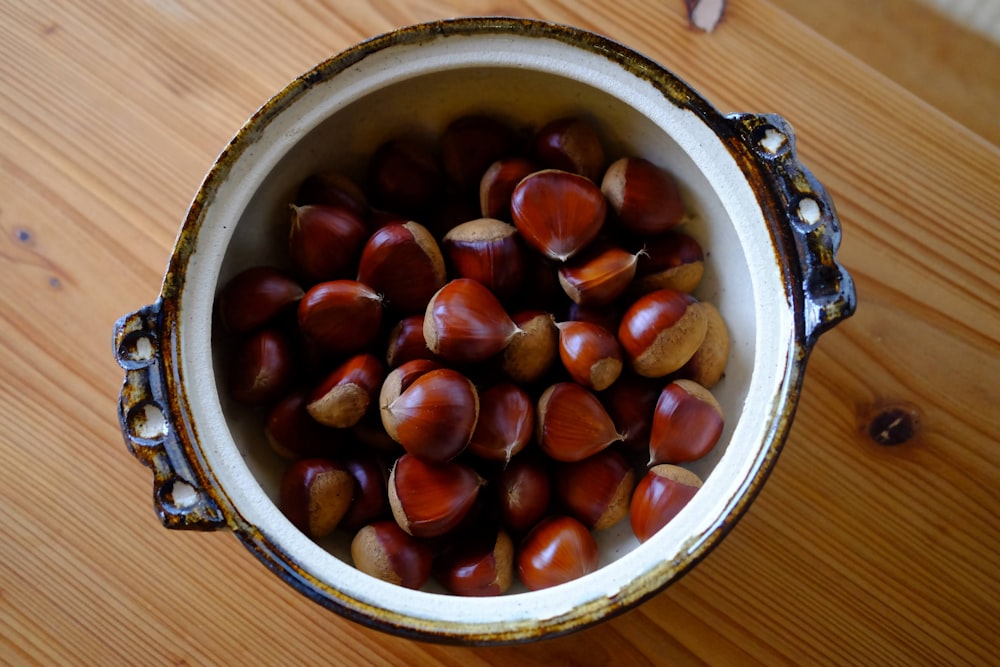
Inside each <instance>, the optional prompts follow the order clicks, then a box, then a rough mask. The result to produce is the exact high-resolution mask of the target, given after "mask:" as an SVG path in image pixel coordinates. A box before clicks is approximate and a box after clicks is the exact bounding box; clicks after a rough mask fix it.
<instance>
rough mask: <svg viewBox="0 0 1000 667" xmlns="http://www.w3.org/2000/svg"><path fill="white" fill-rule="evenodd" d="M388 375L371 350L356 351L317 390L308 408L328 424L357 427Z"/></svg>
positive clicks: (310, 412)
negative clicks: (357, 352) (359, 352)
mask: <svg viewBox="0 0 1000 667" xmlns="http://www.w3.org/2000/svg"><path fill="white" fill-rule="evenodd" d="M384 378H385V365H384V364H383V363H382V361H381V360H380V359H379V358H378V357H376V356H375V355H373V354H370V353H367V352H365V353H361V354H356V355H354V356H353V357H351V358H349V359H348V360H347V361H345V362H344V363H342V364H340V365H339V366H337V368H335V369H334V370H333V372H331V373H330V374H329V375H327V376H326V377H325V378H324V379H323V381H322V382H320V383H319V384H318V385H317V386H316V387H315V388H314V389H313V391H312V392H311V393H310V395H309V403H308V404H307V405H306V410H307V411H308V412H309V415H310V416H312V418H313V419H315V420H316V421H318V422H319V423H321V424H323V425H325V426H330V427H333V428H349V427H351V426H354V425H355V424H357V423H358V422H359V421H361V418H362V417H364V416H365V413H366V412H368V406H369V405H372V404H373V403H374V399H375V396H376V395H377V394H378V392H379V390H380V389H381V387H382V380H383V379H384Z"/></svg>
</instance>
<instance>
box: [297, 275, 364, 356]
mask: <svg viewBox="0 0 1000 667" xmlns="http://www.w3.org/2000/svg"><path fill="white" fill-rule="evenodd" d="M298 319H299V328H300V329H301V331H302V334H303V335H304V336H305V337H306V338H307V339H308V340H309V341H311V342H312V343H314V344H315V345H316V346H318V347H319V348H321V349H323V350H326V351H329V352H332V353H336V354H351V353H354V352H359V351H361V350H362V349H364V348H365V347H367V346H368V345H370V344H371V342H372V340H373V339H374V338H375V335H376V334H377V333H378V330H379V326H380V325H381V323H382V298H381V297H380V296H379V295H378V293H376V292H375V291H374V290H372V289H371V288H370V287H368V286H367V285H363V284H361V283H359V282H357V281H356V280H332V281H329V282H325V283H319V284H318V285H314V286H313V287H312V288H310V289H309V291H308V292H306V294H305V296H303V297H302V300H301V301H300V302H299V307H298Z"/></svg>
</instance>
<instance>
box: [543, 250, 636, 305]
mask: <svg viewBox="0 0 1000 667" xmlns="http://www.w3.org/2000/svg"><path fill="white" fill-rule="evenodd" d="M638 256H639V253H635V254H633V253H630V252H628V251H627V250H623V249H622V248H618V247H615V246H607V247H602V248H595V249H594V250H588V251H586V252H584V253H581V255H578V256H577V257H574V258H573V259H572V260H570V261H568V262H567V263H566V264H564V265H563V266H561V267H560V268H559V284H560V285H561V286H562V288H563V290H564V291H565V292H566V295H567V296H569V298H570V299H572V300H573V301H574V302H575V303H578V304H581V305H584V306H606V305H608V304H610V303H612V302H613V301H614V300H615V299H617V298H618V297H619V296H621V295H622V294H623V293H624V292H625V290H626V289H627V288H628V286H629V285H630V284H631V282H632V278H633V277H634V276H635V268H636V260H637V258H638Z"/></svg>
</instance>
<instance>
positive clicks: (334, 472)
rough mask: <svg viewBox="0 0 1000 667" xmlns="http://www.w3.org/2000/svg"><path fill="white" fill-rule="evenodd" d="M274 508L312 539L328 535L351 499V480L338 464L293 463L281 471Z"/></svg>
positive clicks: (352, 482)
mask: <svg viewBox="0 0 1000 667" xmlns="http://www.w3.org/2000/svg"><path fill="white" fill-rule="evenodd" d="M278 496H279V498H278V506H279V507H280V508H281V511H282V512H283V513H284V515H285V516H286V517H288V520H289V521H291V522H292V524H293V525H294V526H295V527H296V528H298V529H299V530H301V531H302V532H303V533H305V534H306V535H308V536H309V537H311V538H313V539H318V538H321V537H325V536H327V535H329V534H330V533H332V532H333V531H334V529H335V528H336V527H337V525H338V524H339V523H340V520H341V519H342V518H343V517H344V514H346V513H347V509H348V508H349V507H350V505H351V499H352V498H353V496H354V478H353V477H351V474H350V473H349V472H347V470H346V469H345V468H344V466H343V465H342V464H340V463H339V462H336V461H332V460H329V459H322V458H314V459H302V460H300V461H295V462H294V463H292V464H291V465H290V466H288V468H287V469H286V470H285V473H284V475H283V476H282V478H281V486H280V487H279V490H278Z"/></svg>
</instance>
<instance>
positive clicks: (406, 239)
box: [357, 221, 446, 314]
mask: <svg viewBox="0 0 1000 667" xmlns="http://www.w3.org/2000/svg"><path fill="white" fill-rule="evenodd" d="M357 277H358V281H359V282H361V283H364V284H365V285H367V286H368V287H370V288H371V289H373V290H374V291H376V292H378V293H379V294H380V295H382V298H383V300H384V302H385V305H386V306H387V307H389V308H391V309H393V310H394V311H396V312H398V313H406V314H410V313H418V312H422V311H423V309H424V308H425V307H426V306H427V302H428V301H430V299H431V297H432V296H433V295H434V293H435V292H437V291H438V290H439V289H440V288H441V286H442V285H444V283H445V279H446V270H445V264H444V256H443V255H442V254H441V248H440V247H439V246H438V243H437V241H436V240H435V239H434V236H433V235H431V233H430V232H429V231H428V230H427V228H426V227H424V226H423V225H421V224H420V223H417V222H412V221H410V222H404V223H390V224H388V225H385V226H383V227H380V228H379V229H377V230H376V231H375V233H374V234H372V235H371V237H370V238H369V239H368V241H367V242H366V243H365V245H364V249H363V250H362V251H361V259H360V261H359V263H358V274H357Z"/></svg>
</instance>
